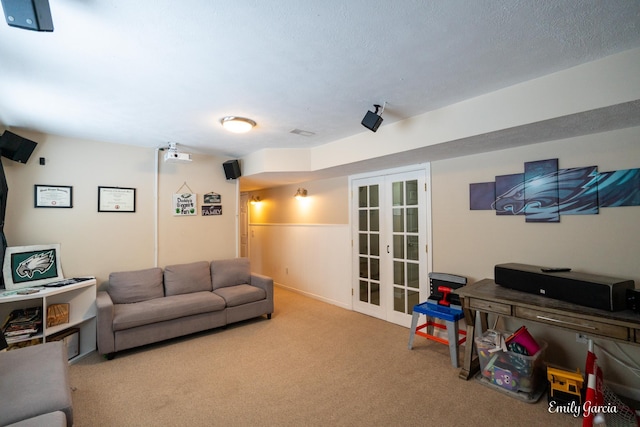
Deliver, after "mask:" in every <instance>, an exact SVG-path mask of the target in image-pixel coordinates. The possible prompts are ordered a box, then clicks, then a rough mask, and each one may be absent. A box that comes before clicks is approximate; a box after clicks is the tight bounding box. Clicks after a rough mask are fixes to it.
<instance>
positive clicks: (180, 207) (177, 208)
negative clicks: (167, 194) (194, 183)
mask: <svg viewBox="0 0 640 427" xmlns="http://www.w3.org/2000/svg"><path fill="white" fill-rule="evenodd" d="M173 215H174V216H193V215H198V207H197V203H196V194H195V193H182V194H174V195H173Z"/></svg>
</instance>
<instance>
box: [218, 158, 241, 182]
mask: <svg viewBox="0 0 640 427" xmlns="http://www.w3.org/2000/svg"><path fill="white" fill-rule="evenodd" d="M222 166H223V167H224V175H225V176H226V177H227V179H237V178H240V176H241V175H242V174H241V173H240V162H238V161H237V160H227V161H226V162H224V163H223V164H222Z"/></svg>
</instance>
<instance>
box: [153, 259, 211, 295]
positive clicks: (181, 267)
mask: <svg viewBox="0 0 640 427" xmlns="http://www.w3.org/2000/svg"><path fill="white" fill-rule="evenodd" d="M200 291H211V270H210V267H209V263H208V262H207V261H200V262H192V263H190V264H176V265H168V266H166V267H165V268H164V292H165V295H167V296H170V295H179V294H188V293H192V292H200Z"/></svg>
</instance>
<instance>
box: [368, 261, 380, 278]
mask: <svg viewBox="0 0 640 427" xmlns="http://www.w3.org/2000/svg"><path fill="white" fill-rule="evenodd" d="M370 277H371V280H380V260H379V259H377V258H371V276H370Z"/></svg>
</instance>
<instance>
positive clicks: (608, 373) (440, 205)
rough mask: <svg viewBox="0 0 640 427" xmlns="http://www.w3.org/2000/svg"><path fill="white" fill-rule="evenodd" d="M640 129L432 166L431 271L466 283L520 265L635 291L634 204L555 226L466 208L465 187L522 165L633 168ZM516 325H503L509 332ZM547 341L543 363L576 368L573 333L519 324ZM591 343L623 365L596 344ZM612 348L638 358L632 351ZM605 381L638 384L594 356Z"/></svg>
mask: <svg viewBox="0 0 640 427" xmlns="http://www.w3.org/2000/svg"><path fill="white" fill-rule="evenodd" d="M639 141H640V128H629V129H623V130H618V131H614V132H607V133H601V134H594V135H588V136H582V137H577V138H571V139H566V140H562V141H552V142H548V143H543V144H536V145H531V146H527V147H521V148H514V149H510V150H503V151H498V152H494V153H487V154H481V155H476V156H470V157H463V158H458V159H451V160H445V161H439V162H434V163H432V169H431V170H432V190H433V191H432V224H433V265H434V267H433V268H434V270H437V271H446V272H453V273H457V274H462V275H464V276H467V277H469V278H471V279H472V281H475V280H480V279H483V278H485V277H488V278H493V267H494V266H495V264H499V263H505V262H520V263H525V264H533V265H544V266H563V267H570V268H572V269H574V270H575V271H581V272H588V273H596V274H603V275H609V276H613V277H622V278H628V279H633V280H635V282H636V288H640V262H639V260H640V258H639V257H640V206H632V207H616V208H601V209H600V213H599V214H598V215H563V216H561V218H560V222H559V223H554V224H538V223H526V222H525V219H524V217H522V216H515V217H507V216H496V214H495V212H493V211H471V210H469V184H470V183H475V182H487V181H493V180H494V179H495V176H496V175H503V174H512V173H519V172H523V171H524V169H523V167H524V165H523V163H524V162H528V161H535V160H544V159H552V158H557V159H558V162H559V167H560V168H571V167H581V166H592V165H596V166H598V170H599V171H602V172H605V171H612V170H621V169H633V168H639V167H640V143H639ZM521 325H522V323H518V324H516V323H514V322H513V321H507V322H506V323H505V324H504V325H503V327H505V328H507V329H510V330H515V328H517V327H519V326H521ZM527 327H528V328H529V329H530V330H531V331H532V332H534V333H535V336H537V337H540V338H541V339H543V340H546V341H547V342H548V343H549V348H550V352H549V355H548V359H549V360H550V361H551V362H554V363H558V364H561V365H564V366H567V367H571V368H577V367H580V369H581V370H584V357H585V354H586V346H585V345H584V344H579V343H576V337H575V334H574V333H569V332H564V331H561V330H559V329H555V328H547V327H541V326H538V325H536V324H527ZM596 343H598V344H600V345H603V346H604V347H605V348H608V349H609V350H610V351H612V352H613V353H614V354H616V355H617V356H618V357H621V358H622V359H623V360H626V358H625V356H624V355H623V353H622V352H621V350H620V349H619V348H618V347H616V346H615V345H613V344H611V343H608V342H606V341H604V340H596ZM620 348H622V349H623V351H624V352H626V353H627V354H629V355H630V356H631V357H632V358H633V359H634V360H636V361H637V360H640V348H639V347H637V346H627V345H622V346H621V347H620ZM597 354H599V356H601V357H600V360H599V361H600V363H601V364H602V366H603V368H604V372H605V378H606V379H607V380H608V381H613V382H616V383H619V384H623V385H624V386H626V387H628V388H629V389H627V390H625V392H626V393H627V394H629V393H631V392H632V390H635V392H636V393H639V392H640V379H639V378H637V377H634V376H633V375H629V374H630V371H628V370H626V369H625V368H622V367H621V366H620V365H619V364H617V363H616V362H614V361H613V360H612V359H611V358H609V357H606V356H604V355H603V354H602V352H597Z"/></svg>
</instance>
